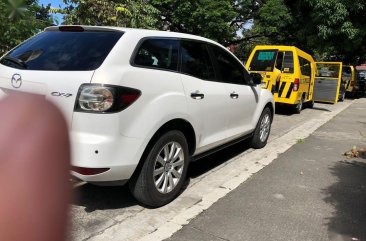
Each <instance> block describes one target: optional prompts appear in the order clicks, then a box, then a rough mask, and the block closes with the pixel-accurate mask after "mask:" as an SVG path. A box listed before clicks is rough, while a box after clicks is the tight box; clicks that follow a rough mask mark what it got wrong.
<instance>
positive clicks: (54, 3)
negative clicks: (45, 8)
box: [39, 0, 65, 24]
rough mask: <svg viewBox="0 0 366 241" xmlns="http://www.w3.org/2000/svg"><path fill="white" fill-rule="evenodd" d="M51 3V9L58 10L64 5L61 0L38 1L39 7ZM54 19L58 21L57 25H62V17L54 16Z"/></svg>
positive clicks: (59, 15)
mask: <svg viewBox="0 0 366 241" xmlns="http://www.w3.org/2000/svg"><path fill="white" fill-rule="evenodd" d="M50 3H51V6H52V7H53V8H59V7H60V6H61V7H63V6H65V4H64V3H63V2H62V0H39V4H40V5H42V4H43V5H48V4H50ZM54 17H55V18H56V19H57V20H58V22H59V24H61V23H62V15H61V14H54Z"/></svg>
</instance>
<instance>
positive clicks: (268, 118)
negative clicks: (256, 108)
mask: <svg viewBox="0 0 366 241" xmlns="http://www.w3.org/2000/svg"><path fill="white" fill-rule="evenodd" d="M271 125H272V112H271V110H270V109H269V108H268V107H266V108H265V109H264V110H263V112H262V115H261V117H260V118H259V120H258V123H257V126H256V128H255V130H254V134H253V137H252V139H251V140H250V145H251V147H252V148H254V149H261V148H263V147H265V146H266V145H267V141H268V137H269V134H270V132H271Z"/></svg>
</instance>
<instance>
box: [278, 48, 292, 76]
mask: <svg viewBox="0 0 366 241" xmlns="http://www.w3.org/2000/svg"><path fill="white" fill-rule="evenodd" d="M281 70H282V71H283V72H284V73H293V72H294V54H293V53H292V52H291V51H286V52H285V57H284V58H283V65H282V69H281Z"/></svg>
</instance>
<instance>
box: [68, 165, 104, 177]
mask: <svg viewBox="0 0 366 241" xmlns="http://www.w3.org/2000/svg"><path fill="white" fill-rule="evenodd" d="M109 170H110V168H85V167H75V166H72V167H71V171H73V172H76V173H79V174H81V175H85V176H93V175H98V174H102V173H104V172H107V171H109Z"/></svg>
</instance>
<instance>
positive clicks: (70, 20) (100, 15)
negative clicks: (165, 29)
mask: <svg viewBox="0 0 366 241" xmlns="http://www.w3.org/2000/svg"><path fill="white" fill-rule="evenodd" d="M64 3H65V4H66V5H67V6H66V8H65V9H64V10H62V13H66V16H65V18H64V24H82V25H98V26H100V25H106V26H120V27H132V28H147V29H151V28H154V27H155V26H156V22H157V19H156V16H155V15H156V14H157V10H156V9H155V8H154V7H153V6H151V5H150V4H149V3H148V1H146V0H136V1H133V0H89V1H82V0H64Z"/></svg>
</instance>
